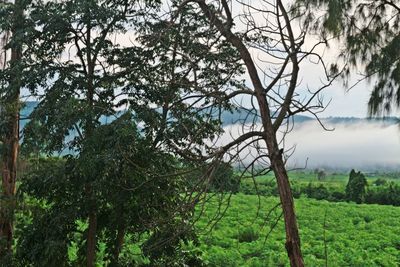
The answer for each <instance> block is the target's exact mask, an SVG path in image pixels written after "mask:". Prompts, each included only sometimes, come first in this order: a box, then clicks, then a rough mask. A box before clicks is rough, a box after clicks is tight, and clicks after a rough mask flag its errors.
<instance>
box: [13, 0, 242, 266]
mask: <svg viewBox="0 0 400 267" xmlns="http://www.w3.org/2000/svg"><path fill="white" fill-rule="evenodd" d="M145 3H146V5H143V6H142V5H141V2H134V1H122V2H121V1H100V0H99V1H97V0H96V1H95V0H91V1H87V0H85V1H83V0H75V1H61V2H46V3H42V2H41V1H37V2H35V3H34V4H32V6H30V7H29V21H30V22H31V24H32V25H33V26H32V29H30V30H31V32H30V35H29V38H30V44H31V45H29V46H28V48H27V50H28V51H29V52H30V54H31V55H32V56H31V57H30V58H29V59H27V63H28V64H29V67H28V69H29V71H27V72H26V73H25V76H24V78H25V79H27V80H30V81H31V82H30V83H29V84H28V87H29V88H30V89H31V91H32V94H34V95H36V96H37V97H39V98H40V103H39V105H38V106H37V108H36V109H35V110H34V112H33V113H32V115H31V121H30V123H29V124H28V125H27V126H26V128H25V130H24V146H25V147H27V148H28V149H27V150H28V151H29V149H31V151H32V150H33V151H40V152H42V153H47V154H49V155H53V154H54V153H55V152H63V153H64V154H67V156H65V161H63V162H62V163H57V164H59V165H56V166H52V165H47V164H46V163H43V162H42V161H39V162H37V163H36V164H35V165H34V166H35V167H34V168H37V169H36V171H34V172H33V173H32V174H31V175H30V176H29V177H28V178H27V180H26V183H25V185H24V186H23V188H22V189H23V191H24V192H26V194H27V195H28V196H31V197H32V196H33V197H35V198H36V199H39V200H40V203H45V206H44V207H42V208H41V209H39V211H38V212H37V214H34V216H33V218H32V223H31V224H29V225H28V226H26V227H25V228H24V229H23V231H22V233H21V238H20V239H19V244H18V250H17V255H18V257H17V258H19V259H21V261H22V262H23V263H22V264H34V265H36V266H52V265H54V263H55V262H58V264H64V265H68V264H70V263H69V262H68V256H67V255H68V253H67V252H68V246H70V245H71V244H72V242H77V245H78V247H79V250H78V252H79V253H78V259H77V260H76V262H73V263H71V264H78V265H83V264H85V263H86V265H87V266H93V265H94V263H95V258H96V250H98V244H99V241H103V242H105V243H106V245H107V248H106V262H107V263H110V264H114V265H118V264H119V265H121V264H122V265H123V264H124V263H123V262H121V258H120V257H119V255H120V252H121V249H123V245H124V240H125V238H126V237H127V236H130V237H132V238H133V239H134V240H136V241H141V242H143V240H139V239H140V237H142V235H141V234H143V233H146V234H147V235H148V239H147V241H145V242H144V244H143V246H142V248H143V251H144V252H145V254H146V255H147V256H149V257H150V260H151V262H152V264H154V265H157V264H160V265H162V263H163V262H164V263H165V262H168V263H165V264H167V265H169V263H170V262H172V261H173V257H174V255H175V254H177V253H178V251H177V248H179V245H180V244H181V241H182V242H188V241H189V239H192V237H191V236H192V232H191V227H192V224H190V223H189V222H190V220H189V219H190V216H191V215H192V211H193V207H194V203H196V202H197V201H198V199H199V198H200V196H201V194H202V193H203V191H202V188H201V187H198V188H190V189H191V190H192V191H194V192H187V194H186V190H187V187H186V186H187V181H186V180H185V179H186V176H183V175H182V174H181V172H183V173H185V172H187V170H186V167H185V166H186V165H185V164H184V163H185V162H186V161H190V162H191V163H192V164H194V165H197V164H200V163H201V164H204V161H207V160H208V158H207V157H205V156H204V155H203V151H202V149H200V148H204V147H205V149H206V150H208V149H210V148H209V147H207V145H206V143H205V141H204V140H205V139H207V138H212V137H213V136H215V134H216V133H218V132H220V131H221V129H220V127H221V122H220V119H219V116H218V115H217V116H215V113H216V112H218V110H220V109H221V108H222V107H227V108H228V106H229V105H227V104H226V103H225V101H224V98H225V95H224V94H221V92H220V91H216V88H222V87H224V86H225V83H226V81H227V80H229V79H230V78H231V77H232V76H233V75H234V74H235V73H237V72H240V68H239V67H237V64H235V62H234V61H233V62H232V61H229V60H227V59H231V58H232V55H233V56H235V55H236V54H235V53H231V52H232V51H231V50H230V49H229V47H230V46H229V45H227V43H226V42H224V41H221V40H220V39H219V38H218V36H214V35H213V34H212V33H213V31H211V30H207V29H206V30H204V29H202V27H201V24H202V23H204V22H205V18H204V16H203V17H202V16H197V17H196V19H193V16H196V14H195V13H193V12H188V13H184V14H181V15H180V16H179V22H178V23H176V24H175V23H171V22H170V21H165V20H163V19H162V16H161V17H160V16H159V15H158V13H157V12H158V7H159V5H160V3H159V2H157V1H146V2H145ZM128 30H132V31H136V34H137V39H136V43H135V44H133V45H131V46H127V47H124V46H121V45H120V44H119V43H118V42H116V41H114V38H113V37H114V35H116V34H125V33H126V31H128ZM189 30H190V31H189ZM193 31H196V34H195V35H194V36H192V35H191V34H193ZM207 42H209V43H210V44H212V45H211V46H209V45H207ZM171 46H172V47H173V50H172V51H171V49H170V48H171ZM213 46H218V47H219V48H220V49H221V50H219V52H217V53H213V55H212V56H211V53H210V51H213V49H214V47H213ZM66 54H68V55H69V56H71V57H72V58H73V59H70V58H69V57H67V56H65V55H66ZM227 66H230V67H229V68H228V67H227ZM225 69H227V70H225ZM39 85H40V87H41V90H38V88H39ZM198 91H201V92H202V94H201V95H200V96H198V94H195V93H197V92H198ZM206 92H208V93H206ZM196 104H197V105H196ZM209 107H210V108H209ZM121 109H123V110H121ZM105 119H107V120H108V121H107V122H104V120H105ZM42 163H43V164H44V165H42ZM53 168H54V170H52V169H53ZM54 172H55V173H54ZM47 188H50V190H47ZM79 222H80V223H81V224H82V225H81V226H79V225H77V223H79ZM46 225H58V226H59V227H57V228H56V229H48V227H46ZM172 229H174V231H171V230H172ZM175 230H176V231H175ZM47 231H48V232H49V234H45V233H46V232H47ZM43 236H44V238H43ZM39 237H40V238H39ZM37 240H42V241H43V243H41V244H40V246H37V247H38V248H39V249H35V250H33V251H32V247H33V246H35V242H37ZM51 244H55V246H54V248H49V247H48V246H50V245H51ZM162 248H165V251H164V252H163V253H162V254H159V253H158V254H157V253H153V252H152V251H153V250H157V249H158V251H161V250H163V249H162ZM164 256H165V258H163V257H164ZM184 258H185V259H188V260H192V259H189V257H188V255H185V257H184ZM154 265H153V266H154Z"/></svg>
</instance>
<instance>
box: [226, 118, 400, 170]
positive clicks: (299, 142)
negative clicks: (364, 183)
mask: <svg viewBox="0 0 400 267" xmlns="http://www.w3.org/2000/svg"><path fill="white" fill-rule="evenodd" d="M327 126H329V127H330V128H334V131H325V130H323V129H322V127H321V126H320V125H319V124H318V123H317V122H316V121H309V122H304V123H299V124H297V125H296V127H295V128H294V129H293V130H292V131H291V132H290V133H288V134H287V136H286V138H285V150H288V149H290V148H291V147H295V151H294V153H293V155H291V157H290V159H289V161H288V166H290V167H298V168H301V167H305V166H307V168H318V167H320V168H333V169H350V168H357V169H361V170H366V171H367V170H376V169H386V170H389V169H390V170H394V169H396V170H399V169H400V127H399V126H398V125H396V124H393V123H392V124H388V123H384V122H379V121H374V122H356V123H338V124H332V123H330V124H329V123H327ZM240 129H241V126H240V125H231V126H229V127H227V128H226V129H225V130H226V133H225V134H224V135H223V136H222V140H221V142H222V143H226V142H229V140H231V139H232V137H231V135H233V136H238V134H239V133H240ZM248 152H249V151H248ZM250 152H251V153H252V154H253V155H255V154H256V152H255V149H252V151H250ZM242 154H243V155H244V154H246V152H243V153H242Z"/></svg>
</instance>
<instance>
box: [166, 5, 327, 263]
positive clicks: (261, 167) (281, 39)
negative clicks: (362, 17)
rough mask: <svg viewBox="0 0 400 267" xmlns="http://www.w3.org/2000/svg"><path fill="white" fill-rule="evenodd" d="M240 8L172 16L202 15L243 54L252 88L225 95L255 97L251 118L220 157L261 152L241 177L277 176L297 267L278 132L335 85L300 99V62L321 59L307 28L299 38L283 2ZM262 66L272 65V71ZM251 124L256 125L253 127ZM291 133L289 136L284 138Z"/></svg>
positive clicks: (235, 87)
mask: <svg viewBox="0 0 400 267" xmlns="http://www.w3.org/2000/svg"><path fill="white" fill-rule="evenodd" d="M239 4H241V7H239V8H238V9H237V10H242V12H240V13H239V14H238V15H235V14H233V7H232V5H231V3H228V1H225V0H221V1H211V2H206V1H203V0H188V1H178V2H177V3H176V8H175V9H174V10H173V11H172V12H171V13H172V19H174V18H175V17H176V14H180V13H182V12H185V11H186V10H187V9H192V10H196V11H195V12H196V13H197V14H199V13H202V14H203V15H204V16H206V18H207V19H208V23H209V25H208V27H209V28H210V29H214V30H216V31H217V33H218V34H219V35H220V38H221V39H222V40H225V41H226V42H227V43H229V44H230V45H231V46H232V49H233V51H234V52H235V53H237V54H238V59H237V62H239V63H240V64H241V65H242V66H243V67H244V68H245V70H246V72H247V74H248V76H249V78H250V82H249V83H250V84H251V85H250V86H248V83H246V82H242V83H236V84H232V87H231V91H230V92H224V93H225V96H224V98H225V99H227V100H230V101H232V102H234V101H235V99H237V97H240V96H242V97H243V96H246V97H248V98H250V102H251V107H250V108H247V109H245V110H248V113H247V115H246V119H244V120H243V121H242V122H243V128H242V130H243V132H242V133H241V134H240V135H239V137H235V138H234V140H233V141H232V142H230V143H228V144H226V145H225V146H222V147H219V148H218V149H215V150H214V156H217V157H222V156H223V155H227V156H228V157H230V160H235V159H236V160H238V159H240V154H241V152H242V151H244V150H245V149H246V147H247V148H248V147H254V148H255V149H256V152H257V153H256V155H255V156H254V158H252V159H251V160H250V162H247V163H244V162H243V161H242V162H241V163H243V165H244V167H243V169H244V171H243V173H242V175H241V176H242V177H243V176H247V175H249V173H250V176H251V177H253V178H254V177H255V176H257V175H259V174H264V173H266V172H269V171H273V172H274V174H275V177H276V180H277V184H278V190H279V195H280V200H281V205H282V209H283V217H284V220H285V229H286V249H287V253H288V256H289V258H290V263H291V265H292V266H303V265H304V263H303V258H302V253H301V248H300V237H299V233H298V227H297V220H296V216H295V208H294V202H293V197H292V192H291V188H290V183H289V178H288V175H287V172H286V169H285V159H284V148H283V147H282V146H281V145H282V143H283V141H282V142H281V139H279V134H278V132H279V131H280V130H282V128H284V127H287V129H290V127H291V126H290V118H292V116H294V115H295V114H298V113H301V112H310V113H311V114H313V115H316V113H315V110H318V109H320V108H323V104H322V102H321V99H319V97H318V95H319V93H320V92H321V90H322V89H323V88H325V87H326V86H328V84H329V82H328V83H327V84H326V85H324V86H322V87H321V88H319V89H317V90H315V91H310V92H311V94H310V95H309V98H306V99H301V97H300V98H298V97H299V96H300V94H298V92H297V89H298V82H299V70H300V67H299V66H300V63H301V62H302V61H303V60H304V59H305V58H307V57H308V56H310V55H314V56H315V55H317V54H316V53H314V52H313V49H312V50H311V51H303V50H302V49H303V47H302V45H303V43H304V40H305V36H306V31H307V29H306V28H307V27H305V28H304V29H301V31H300V33H299V34H297V33H296V31H294V29H293V25H292V21H293V19H294V17H295V16H296V14H295V10H289V11H287V9H286V7H285V6H284V4H283V3H282V2H281V1H276V2H275V1H260V5H257V6H261V8H258V7H256V5H254V4H253V3H252V4H247V3H244V2H241V3H239ZM256 14H257V15H256ZM241 22H243V24H241ZM319 44H321V43H319ZM316 46H318V44H317V45H316ZM314 48H315V47H314ZM254 51H256V52H254ZM256 53H257V56H256ZM317 56H318V55H317ZM257 59H259V60H257ZM262 64H266V67H263V66H262ZM330 78H331V77H328V80H330ZM235 97H236V98H235ZM248 117H250V119H249V120H247V118H248ZM246 121H247V122H248V121H250V125H249V124H248V123H246ZM257 121H260V124H257V123H256V122H257ZM251 122H252V123H251ZM281 126H283V127H282V128H281ZM283 131H284V130H283ZM285 133H287V131H284V134H283V135H285ZM249 154H250V153H249ZM242 160H243V159H242Z"/></svg>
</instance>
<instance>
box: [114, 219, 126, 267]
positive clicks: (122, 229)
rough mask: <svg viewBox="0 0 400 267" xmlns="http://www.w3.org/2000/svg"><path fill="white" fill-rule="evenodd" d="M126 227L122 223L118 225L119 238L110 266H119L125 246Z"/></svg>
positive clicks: (116, 240) (116, 241)
mask: <svg viewBox="0 0 400 267" xmlns="http://www.w3.org/2000/svg"><path fill="white" fill-rule="evenodd" d="M124 238H125V226H124V224H122V223H120V224H119V225H118V230H117V236H116V238H115V244H114V248H113V250H112V255H111V256H112V259H111V265H110V266H118V261H119V254H120V253H121V250H122V246H123V245H124Z"/></svg>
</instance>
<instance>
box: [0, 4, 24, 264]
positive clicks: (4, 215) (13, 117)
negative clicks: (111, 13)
mask: <svg viewBox="0 0 400 267" xmlns="http://www.w3.org/2000/svg"><path fill="white" fill-rule="evenodd" d="M22 21H23V6H22V2H21V0H16V1H15V4H14V14H13V27H12V30H11V32H12V35H15V34H16V33H17V31H18V30H20V28H21V25H20V24H21V23H22ZM22 26H23V25H22ZM21 58H22V45H21V44H17V45H14V46H13V47H12V48H11V58H10V68H12V69H14V68H15V70H13V71H12V72H11V73H12V76H11V79H10V81H9V83H10V84H9V91H8V92H7V95H6V99H4V100H5V101H4V103H5V106H3V107H2V112H3V114H2V118H1V119H2V120H4V121H5V125H6V127H5V129H4V130H5V131H4V136H2V141H3V149H2V150H3V151H2V155H1V175H2V193H3V195H2V200H1V205H0V259H1V258H2V257H3V256H5V255H7V254H10V253H11V252H12V244H13V221H14V209H15V192H16V180H17V157H18V150H19V110H20V105H19V96H20V88H21V77H20V75H21V73H20V70H19V67H18V63H19V62H20V60H21ZM4 67H6V66H4Z"/></svg>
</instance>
